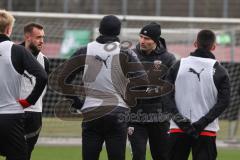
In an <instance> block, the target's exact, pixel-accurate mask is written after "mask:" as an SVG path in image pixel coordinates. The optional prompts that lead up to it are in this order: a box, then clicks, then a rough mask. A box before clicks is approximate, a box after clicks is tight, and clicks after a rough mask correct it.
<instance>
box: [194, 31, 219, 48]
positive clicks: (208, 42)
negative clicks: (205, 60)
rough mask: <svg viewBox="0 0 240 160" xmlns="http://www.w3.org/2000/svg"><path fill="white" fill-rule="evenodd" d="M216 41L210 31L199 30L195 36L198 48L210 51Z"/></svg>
mask: <svg viewBox="0 0 240 160" xmlns="http://www.w3.org/2000/svg"><path fill="white" fill-rule="evenodd" d="M215 41H216V36H215V34H214V33H213V31H211V30H201V31H200V32H199V33H198V35H197V44H198V48H203V49H207V50H211V48H212V46H213V45H214V43H215Z"/></svg>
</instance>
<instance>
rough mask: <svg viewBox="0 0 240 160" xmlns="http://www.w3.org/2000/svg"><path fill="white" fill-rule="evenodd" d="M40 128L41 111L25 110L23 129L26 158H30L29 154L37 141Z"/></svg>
mask: <svg viewBox="0 0 240 160" xmlns="http://www.w3.org/2000/svg"><path fill="white" fill-rule="evenodd" d="M41 128H42V113H41V112H29V111H26V112H25V117H24V129H25V138H26V141H27V152H28V160H30V159H31V154H32V151H33V149H34V146H35V144H36V143H37V140H38V137H39V133H40V131H41Z"/></svg>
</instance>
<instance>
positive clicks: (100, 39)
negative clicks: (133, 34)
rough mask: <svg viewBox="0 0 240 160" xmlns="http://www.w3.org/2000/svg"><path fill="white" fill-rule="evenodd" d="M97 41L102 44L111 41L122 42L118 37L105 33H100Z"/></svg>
mask: <svg viewBox="0 0 240 160" xmlns="http://www.w3.org/2000/svg"><path fill="white" fill-rule="evenodd" d="M96 41H97V42H98V43H101V44H105V43H110V42H120V40H119V38H118V37H113V36H103V35H100V36H99V37H97V39H96Z"/></svg>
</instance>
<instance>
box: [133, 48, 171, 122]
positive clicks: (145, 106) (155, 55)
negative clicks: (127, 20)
mask: <svg viewBox="0 0 240 160" xmlns="http://www.w3.org/2000/svg"><path fill="white" fill-rule="evenodd" d="M133 51H134V52H135V53H136V54H137V56H138V58H139V60H140V61H141V62H142V63H143V65H144V66H146V64H147V63H150V65H154V63H155V62H160V63H161V64H162V65H164V66H165V67H166V70H165V73H164V74H165V75H166V74H167V70H168V69H169V68H170V67H171V66H172V65H173V64H174V63H175V62H176V58H175V56H174V55H173V54H171V53H169V52H168V51H167V49H166V48H164V47H159V46H157V48H156V49H155V50H154V51H152V53H150V54H145V53H144V52H143V51H142V50H140V45H139V44H138V45H137V46H136V48H135V49H133ZM145 69H146V68H145ZM146 70H147V69H146ZM147 73H148V74H149V73H150V72H149V71H148V70H147ZM151 76H153V75H148V77H151ZM154 76H157V77H158V78H159V79H164V77H165V76H163V77H162V75H154ZM150 83H151V82H150ZM165 111H166V108H165V106H164V105H163V101H162V97H157V98H150V99H138V101H137V105H136V107H133V108H132V109H131V114H137V113H138V115H139V114H142V115H143V114H144V115H149V114H151V113H158V114H161V113H163V112H165ZM147 117H148V118H147V119H146V118H143V119H141V118H135V119H134V118H133V119H131V122H132V123H139V122H140V123H142V122H155V121H154V120H152V119H151V118H150V116H147Z"/></svg>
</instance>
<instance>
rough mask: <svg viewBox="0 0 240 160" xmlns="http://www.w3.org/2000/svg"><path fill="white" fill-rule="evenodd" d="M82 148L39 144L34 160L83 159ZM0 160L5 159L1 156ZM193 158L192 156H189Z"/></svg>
mask: <svg viewBox="0 0 240 160" xmlns="http://www.w3.org/2000/svg"><path fill="white" fill-rule="evenodd" d="M239 157H240V149H236V148H235V149H234V148H227V149H223V148H220V149H218V160H239ZM81 159H82V158H81V148H80V147H78V146H74V147H71V146H64V147H61V146H47V147H46V146H37V147H36V148H35V150H34V152H33V155H32V160H81ZM146 159H147V160H150V159H151V158H150V152H149V151H147V158H146ZM0 160H3V158H2V157H1V158H0ZM100 160H107V154H106V150H105V148H104V149H103V151H102V152H101V157H100ZM126 160H131V153H130V149H129V148H128V149H127V152H126ZM189 160H191V158H189Z"/></svg>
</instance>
